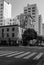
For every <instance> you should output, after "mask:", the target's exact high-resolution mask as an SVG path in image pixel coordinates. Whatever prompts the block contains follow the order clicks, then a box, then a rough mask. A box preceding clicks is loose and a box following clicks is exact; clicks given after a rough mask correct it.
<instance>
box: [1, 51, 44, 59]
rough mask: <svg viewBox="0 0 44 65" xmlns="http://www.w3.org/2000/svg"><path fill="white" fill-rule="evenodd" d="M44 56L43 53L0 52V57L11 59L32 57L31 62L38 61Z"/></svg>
mask: <svg viewBox="0 0 44 65" xmlns="http://www.w3.org/2000/svg"><path fill="white" fill-rule="evenodd" d="M43 55H44V53H43V52H39V53H37V52H31V51H27V52H26V51H0V57H3V56H4V57H7V58H10V57H13V58H22V59H30V58H32V57H33V60H39V59H40V58H41V57H42V56H43Z"/></svg>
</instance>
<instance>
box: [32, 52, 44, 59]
mask: <svg viewBox="0 0 44 65" xmlns="http://www.w3.org/2000/svg"><path fill="white" fill-rule="evenodd" d="M42 55H43V53H39V54H38V55H37V56H36V57H35V58H33V60H38V59H39V58H40V57H41V56H42Z"/></svg>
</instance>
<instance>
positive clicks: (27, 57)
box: [23, 52, 37, 59]
mask: <svg viewBox="0 0 44 65" xmlns="http://www.w3.org/2000/svg"><path fill="white" fill-rule="evenodd" d="M35 54H37V53H36V52H34V53H32V54H30V55H28V56H26V57H24V58H23V59H29V58H30V57H32V56H34V55H35Z"/></svg>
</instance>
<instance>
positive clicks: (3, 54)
mask: <svg viewBox="0 0 44 65" xmlns="http://www.w3.org/2000/svg"><path fill="white" fill-rule="evenodd" d="M16 52H17V51H15V52H11V53H10V52H8V53H2V54H0V56H5V55H8V54H12V53H16Z"/></svg>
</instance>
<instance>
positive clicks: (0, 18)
mask: <svg viewBox="0 0 44 65" xmlns="http://www.w3.org/2000/svg"><path fill="white" fill-rule="evenodd" d="M6 18H11V4H10V3H8V2H6V1H4V0H0V26H1V25H4V19H6Z"/></svg>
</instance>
